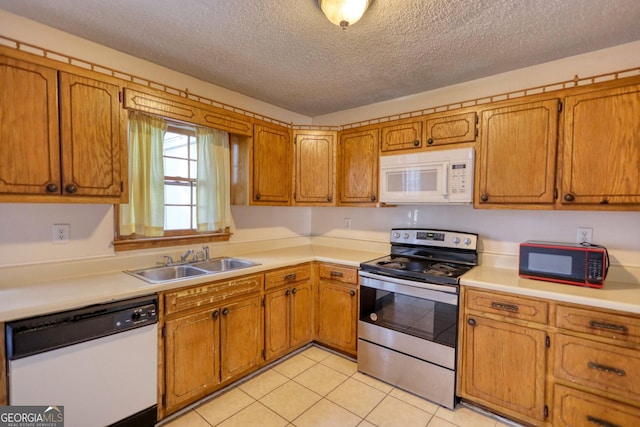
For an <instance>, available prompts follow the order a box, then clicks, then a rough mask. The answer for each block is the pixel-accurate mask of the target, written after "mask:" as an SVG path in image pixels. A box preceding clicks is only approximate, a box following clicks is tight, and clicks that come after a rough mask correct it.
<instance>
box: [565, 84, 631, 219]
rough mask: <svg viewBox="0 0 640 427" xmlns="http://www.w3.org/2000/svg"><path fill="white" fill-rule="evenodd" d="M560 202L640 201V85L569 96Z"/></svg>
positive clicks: (606, 202) (613, 202) (566, 106)
mask: <svg viewBox="0 0 640 427" xmlns="http://www.w3.org/2000/svg"><path fill="white" fill-rule="evenodd" d="M564 108H565V132H564V147H563V149H562V169H561V170H562V180H561V191H560V202H561V204H562V206H563V207H569V208H571V207H573V206H575V205H581V204H582V205H585V204H587V205H591V206H592V208H593V205H605V206H606V205H618V206H619V207H623V206H624V205H628V204H635V205H638V204H640V85H638V84H635V85H630V86H624V87H617V88H609V89H603V90H599V91H595V92H588V93H583V94H579V95H575V96H567V97H566V98H565V107H564Z"/></svg>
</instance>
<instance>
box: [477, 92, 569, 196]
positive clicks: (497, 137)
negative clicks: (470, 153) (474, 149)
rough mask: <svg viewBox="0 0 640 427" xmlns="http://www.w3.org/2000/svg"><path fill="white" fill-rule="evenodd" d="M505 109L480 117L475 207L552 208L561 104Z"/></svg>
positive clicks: (523, 104) (549, 102) (522, 104)
mask: <svg viewBox="0 0 640 427" xmlns="http://www.w3.org/2000/svg"><path fill="white" fill-rule="evenodd" d="M502 105H503V106H501V107H496V108H490V109H485V110H482V112H481V113H480V117H481V118H480V145H479V147H478V154H477V155H476V158H477V161H476V165H477V167H476V189H475V197H474V200H475V202H474V207H476V208H488V207H515V206H517V207H529V208H552V207H553V203H554V201H555V199H554V189H555V176H556V174H555V171H556V151H557V138H558V116H559V110H560V100H559V99H547V100H541V101H535V102H522V101H519V102H517V103H515V102H510V103H506V104H502Z"/></svg>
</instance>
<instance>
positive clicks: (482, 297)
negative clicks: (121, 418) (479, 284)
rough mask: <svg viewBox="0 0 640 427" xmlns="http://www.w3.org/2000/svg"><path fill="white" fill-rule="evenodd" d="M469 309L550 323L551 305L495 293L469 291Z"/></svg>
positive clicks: (467, 299)
mask: <svg viewBox="0 0 640 427" xmlns="http://www.w3.org/2000/svg"><path fill="white" fill-rule="evenodd" d="M466 301H467V308H468V309H470V310H479V311H483V312H485V313H493V314H498V315H500V316H506V317H511V318H514V319H521V320H528V321H531V322H537V323H542V324H546V323H548V321H549V320H548V319H549V316H548V313H549V304H548V303H547V302H545V301H536V300H532V299H528V298H523V297H520V296H516V295H504V294H496V293H493V292H485V291H478V290H474V289H469V290H467V298H466Z"/></svg>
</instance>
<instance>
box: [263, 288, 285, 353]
mask: <svg viewBox="0 0 640 427" xmlns="http://www.w3.org/2000/svg"><path fill="white" fill-rule="evenodd" d="M290 299H291V290H290V289H288V288H286V289H278V290H276V291H273V292H269V293H267V294H266V295H265V313H264V315H265V325H264V326H265V335H266V336H265V352H266V359H267V360H271V359H273V358H275V357H278V356H280V355H283V354H285V353H286V352H287V351H288V350H289V336H290V333H289V324H290V317H289V300H290Z"/></svg>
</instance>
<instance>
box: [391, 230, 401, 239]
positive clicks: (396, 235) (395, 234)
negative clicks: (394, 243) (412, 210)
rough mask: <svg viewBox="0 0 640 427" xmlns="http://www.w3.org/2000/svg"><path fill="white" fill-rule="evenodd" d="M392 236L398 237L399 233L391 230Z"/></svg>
mask: <svg viewBox="0 0 640 427" xmlns="http://www.w3.org/2000/svg"><path fill="white" fill-rule="evenodd" d="M393 237H394V238H396V239H397V238H398V237H400V233H399V232H397V231H394V232H393Z"/></svg>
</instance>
